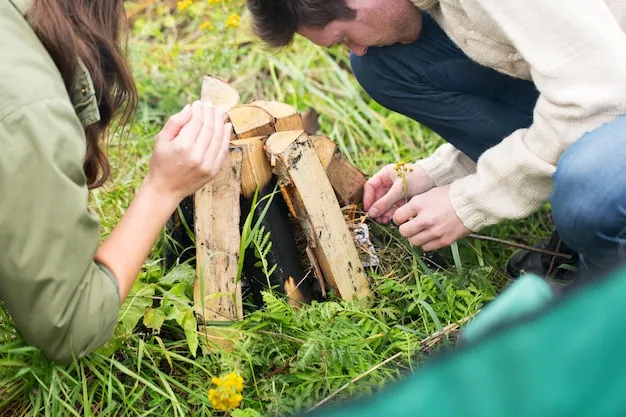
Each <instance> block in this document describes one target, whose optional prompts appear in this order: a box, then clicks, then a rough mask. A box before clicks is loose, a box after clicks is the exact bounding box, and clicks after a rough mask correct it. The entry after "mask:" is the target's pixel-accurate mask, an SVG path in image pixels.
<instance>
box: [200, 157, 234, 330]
mask: <svg viewBox="0 0 626 417" xmlns="http://www.w3.org/2000/svg"><path fill="white" fill-rule="evenodd" d="M242 159H243V157H242V151H241V149H238V148H231V150H230V151H229V155H228V157H227V158H226V160H225V161H224V165H223V166H222V169H221V170H220V172H219V174H218V175H217V176H216V177H215V179H213V181H211V182H210V183H209V184H207V185H206V186H204V187H203V188H201V189H200V190H199V191H198V192H197V193H196V195H195V233H196V269H197V271H196V276H197V279H196V282H195V286H194V304H195V309H196V312H197V314H199V315H200V316H201V317H202V318H203V320H204V321H230V320H238V319H241V318H243V309H242V302H241V285H240V283H237V262H238V254H239V246H240V240H241V237H240V231H239V221H240V218H239V217H240V205H239V196H240V191H241V167H242Z"/></svg>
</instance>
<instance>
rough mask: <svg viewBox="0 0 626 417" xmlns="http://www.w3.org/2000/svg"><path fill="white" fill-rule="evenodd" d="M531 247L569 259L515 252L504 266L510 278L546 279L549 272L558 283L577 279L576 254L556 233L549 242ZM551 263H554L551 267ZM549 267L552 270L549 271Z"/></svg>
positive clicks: (531, 252)
mask: <svg viewBox="0 0 626 417" xmlns="http://www.w3.org/2000/svg"><path fill="white" fill-rule="evenodd" d="M533 247H535V248H537V249H544V250H548V251H551V252H558V253H563V254H566V255H570V256H571V258H570V259H565V258H561V257H553V256H552V255H547V254H543V253H538V252H533V251H530V250H521V251H519V252H516V253H515V254H514V255H513V256H512V257H511V258H510V259H509V261H508V262H507V264H506V272H507V273H508V274H509V276H511V278H518V277H519V276H520V275H523V274H535V275H539V276H540V277H547V275H548V272H550V275H551V277H552V278H554V279H556V280H559V281H574V280H576V279H578V277H579V274H578V253H576V252H575V251H574V250H572V249H571V248H570V247H568V246H567V245H566V244H565V243H563V241H561V239H560V238H559V235H558V233H557V232H553V233H552V236H551V237H550V240H549V241H541V242H539V243H537V244H536V245H534V246H533ZM552 262H554V264H553V265H552ZM551 265H552V269H550V266H551Z"/></svg>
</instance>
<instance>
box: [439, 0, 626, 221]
mask: <svg viewBox="0 0 626 417" xmlns="http://www.w3.org/2000/svg"><path fill="white" fill-rule="evenodd" d="M467 3H468V4H467V5H465V6H464V7H467V8H471V10H468V13H469V12H471V13H473V14H475V15H482V16H488V17H489V19H490V20H491V21H493V22H495V24H496V25H497V26H498V29H499V30H500V31H501V32H502V33H504V34H505V35H506V36H507V37H508V39H509V41H510V43H511V44H512V45H513V46H514V47H515V48H516V49H517V51H518V52H519V53H520V54H521V56H522V57H523V58H524V60H525V61H526V62H528V64H529V66H530V69H531V74H532V78H533V81H534V82H535V85H536V86H537V88H538V90H539V92H540V96H539V99H538V101H537V104H536V107H535V110H534V115H533V123H532V124H531V126H529V127H528V128H525V129H520V130H517V131H515V132H513V133H512V134H511V135H510V136H509V137H507V138H505V139H504V140H503V141H502V142H501V143H500V144H498V145H497V146H494V147H493V148H491V149H489V150H487V151H486V152H485V153H484V154H483V155H482V156H481V158H480V159H479V160H478V163H477V167H476V173H475V174H472V175H469V176H467V177H464V178H461V179H458V180H456V181H454V182H453V183H452V185H451V190H450V199H451V202H452V205H453V207H454V208H455V211H456V213H457V215H458V216H459V218H460V219H461V220H462V221H463V223H464V224H465V225H466V226H467V227H468V228H469V229H471V230H474V231H477V230H479V229H481V228H483V227H485V226H489V225H492V224H496V223H499V222H501V221H503V220H506V219H518V218H523V217H526V216H528V215H530V214H531V213H532V212H534V211H536V210H537V209H539V208H540V207H541V205H542V204H543V203H544V202H545V201H547V199H548V198H549V195H550V192H551V190H552V175H553V173H554V172H555V170H556V166H557V163H558V160H559V157H560V155H561V154H562V153H563V151H564V150H565V149H566V148H567V147H568V146H569V145H571V144H572V143H573V142H574V141H576V140H577V139H579V138H580V137H581V136H582V135H583V134H585V133H586V132H589V131H592V130H594V129H596V128H598V127H600V126H601V125H602V124H604V123H606V122H609V121H611V120H613V119H615V118H616V117H617V116H619V115H622V114H625V113H626V71H625V70H624V69H625V68H626V52H625V51H626V35H625V34H624V32H623V31H622V30H621V28H620V26H619V24H618V22H617V21H616V19H615V17H614V16H613V15H612V14H611V12H610V10H609V8H608V7H607V5H606V4H605V2H604V1H603V0H577V1H574V2H562V1H546V2H541V5H537V4H529V3H527V2H522V1H517V0H472V1H471V2H470V1H468V2H467Z"/></svg>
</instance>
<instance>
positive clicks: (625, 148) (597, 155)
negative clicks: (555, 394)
mask: <svg viewBox="0 0 626 417" xmlns="http://www.w3.org/2000/svg"><path fill="white" fill-rule="evenodd" d="M351 61H352V69H353V72H354V74H355V76H356V78H357V80H358V81H359V83H360V84H361V85H362V86H363V88H364V89H365V91H366V92H367V93H368V94H369V95H370V96H371V97H372V98H373V99H374V100H376V101H377V102H378V103H380V104H381V105H382V106H385V107H387V108H388V109H390V110H393V111H395V112H398V113H400V114H403V115H405V116H408V117H410V118H412V119H413V120H415V121H417V122H419V123H420V124H422V125H423V126H426V127H428V128H430V129H431V130H433V131H434V132H436V133H437V134H438V135H440V136H441V137H442V138H444V139H445V140H446V141H448V142H450V143H452V144H453V145H454V146H455V147H456V148H458V149H460V150H461V151H463V152H464V153H465V154H466V155H467V156H469V157H470V158H472V159H473V160H475V161H476V160H477V159H478V158H479V157H480V155H481V154H482V153H483V152H484V151H485V150H486V149H488V148H490V147H492V146H494V145H496V144H498V143H499V142H500V141H501V140H502V139H504V138H505V137H507V136H508V135H509V134H511V133H512V132H514V131H515V130H517V129H520V128H525V127H528V126H529V125H530V124H531V123H532V117H533V108H534V106H535V103H536V101H537V98H538V91H537V89H536V88H535V86H534V84H533V83H532V82H529V81H525V80H520V79H514V78H512V77H509V76H507V75H504V74H501V73H499V72H497V71H495V70H492V69H490V68H486V67H484V66H481V65H479V64H477V63H476V62H474V61H472V60H470V59H469V58H468V57H467V56H466V55H465V54H464V53H463V52H462V51H461V50H460V49H459V48H458V47H456V46H455V45H454V43H453V42H452V41H451V40H450V39H449V38H448V36H447V35H446V34H445V33H444V32H443V31H442V30H441V28H440V27H439V26H438V25H437V23H436V22H435V21H434V20H432V18H431V17H430V16H428V15H427V14H424V20H423V31H422V35H421V37H420V39H419V40H418V41H416V42H415V43H413V44H411V45H400V44H397V45H393V46H389V47H383V48H369V50H368V52H367V54H366V55H364V56H362V57H358V56H355V55H353V56H352V58H351ZM550 202H551V206H552V214H553V219H554V222H555V227H556V230H557V232H558V233H559V235H560V237H561V239H562V240H563V242H564V243H565V244H567V245H568V246H569V247H571V248H572V249H573V250H575V251H576V252H578V253H579V255H580V260H581V268H582V271H583V272H593V273H598V272H604V271H606V270H610V269H612V268H613V267H615V266H616V265H617V264H618V263H620V261H622V260H626V117H621V118H619V119H617V120H615V121H614V122H612V123H609V124H606V125H604V126H602V127H600V128H598V129H596V130H595V131H592V132H589V133H587V134H586V135H585V136H583V137H582V138H581V139H580V140H578V141H577V142H575V144H574V145H572V146H570V147H569V148H568V149H567V150H566V152H565V153H564V154H563V155H562V157H561V158H560V160H559V162H558V166H557V171H556V174H555V175H554V191H553V193H552V195H551V196H550Z"/></svg>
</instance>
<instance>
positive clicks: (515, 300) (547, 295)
mask: <svg viewBox="0 0 626 417" xmlns="http://www.w3.org/2000/svg"><path fill="white" fill-rule="evenodd" d="M552 298H553V293H552V289H551V288H550V285H548V283H547V282H546V280H544V279H542V278H540V277H538V276H537V275H532V274H528V275H523V276H521V277H519V278H518V279H517V280H515V282H513V284H511V285H510V286H509V287H508V288H507V289H506V290H504V291H503V292H502V293H501V294H500V295H498V297H497V298H496V299H495V300H494V301H492V302H491V303H489V304H488V305H487V306H486V307H485V308H483V309H482V311H481V312H480V313H479V314H478V315H477V316H476V317H475V318H474V319H473V320H472V321H470V322H469V324H468V325H467V326H465V328H464V329H463V332H462V333H461V339H462V341H463V342H470V341H473V340H478V339H479V338H480V337H482V336H484V335H485V334H486V333H488V332H489V331H490V330H491V329H493V328H495V327H498V326H502V325H505V324H506V323H508V322H511V321H513V320H515V319H517V318H519V317H522V316H523V315H525V314H530V313H533V312H535V311H537V310H539V309H540V308H542V307H543V306H545V305H546V303H548V302H550V301H551V300H552Z"/></svg>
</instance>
